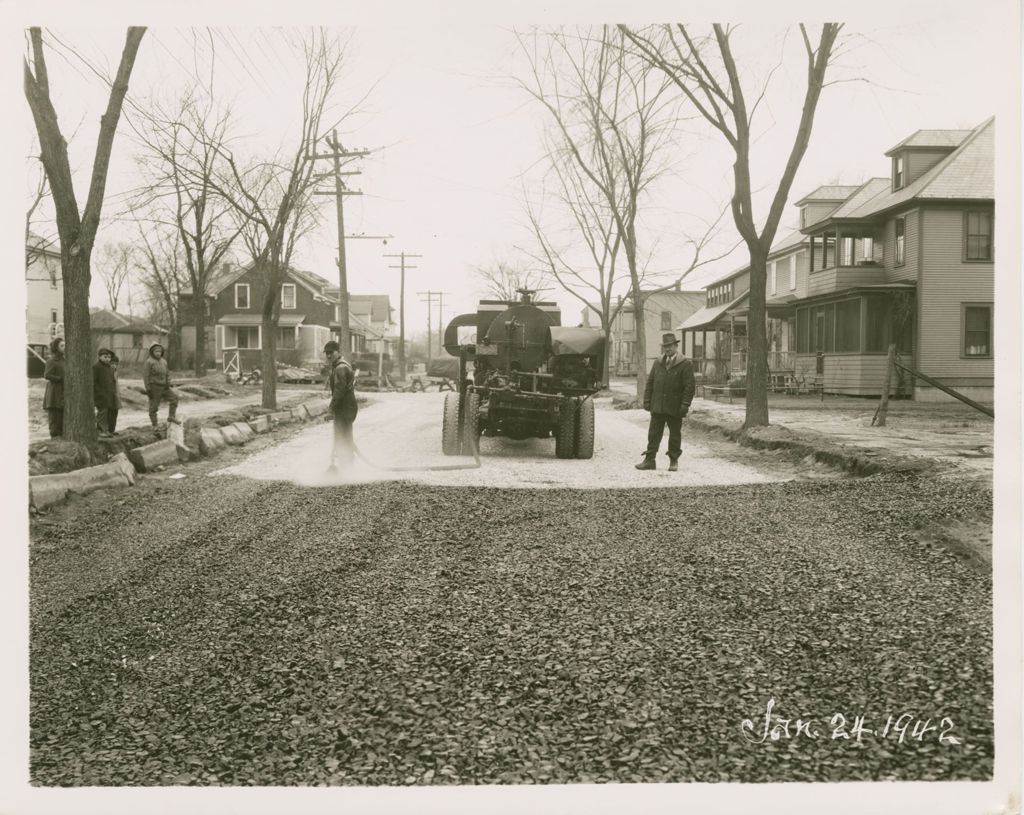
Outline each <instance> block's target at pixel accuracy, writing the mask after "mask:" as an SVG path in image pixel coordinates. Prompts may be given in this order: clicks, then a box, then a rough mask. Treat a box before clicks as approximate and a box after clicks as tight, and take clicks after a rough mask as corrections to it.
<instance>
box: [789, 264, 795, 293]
mask: <svg viewBox="0 0 1024 815" xmlns="http://www.w3.org/2000/svg"><path fill="white" fill-rule="evenodd" d="M795 288H796V258H795V257H792V258H790V259H789V290H790V291H793V290H794V289H795Z"/></svg>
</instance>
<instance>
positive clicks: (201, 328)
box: [192, 289, 206, 378]
mask: <svg viewBox="0 0 1024 815" xmlns="http://www.w3.org/2000/svg"><path fill="white" fill-rule="evenodd" d="M193 292H194V293H193V295H192V302H193V303H194V304H195V324H196V358H195V360H194V361H193V368H194V369H195V370H194V373H195V375H196V376H197V377H200V378H202V377H204V376H206V295H205V294H203V293H200V292H198V291H197V290H195V289H193Z"/></svg>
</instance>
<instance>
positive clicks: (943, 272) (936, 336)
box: [918, 206, 995, 379]
mask: <svg viewBox="0 0 1024 815" xmlns="http://www.w3.org/2000/svg"><path fill="white" fill-rule="evenodd" d="M979 209H988V210H989V211H991V206H988V207H979ZM963 235H964V210H961V209H926V210H925V211H924V256H923V261H924V262H923V264H922V268H921V285H920V289H919V312H918V313H919V319H920V344H921V348H920V354H919V358H920V362H921V371H922V372H923V373H926V374H928V375H929V376H934V377H936V378H937V379H944V378H954V377H955V378H960V377H967V378H978V377H980V378H991V377H992V376H993V372H994V366H993V360H991V359H964V358H962V356H961V353H962V348H961V336H962V333H961V332H962V331H963V326H962V325H961V320H962V314H961V312H962V304H964V303H991V302H993V301H994V294H995V280H994V270H993V265H992V264H991V263H977V262H972V263H965V262H964V260H963V252H964V248H963Z"/></svg>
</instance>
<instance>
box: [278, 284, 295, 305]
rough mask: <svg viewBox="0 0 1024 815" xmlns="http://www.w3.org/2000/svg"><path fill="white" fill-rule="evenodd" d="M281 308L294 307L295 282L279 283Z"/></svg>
mask: <svg viewBox="0 0 1024 815" xmlns="http://www.w3.org/2000/svg"><path fill="white" fill-rule="evenodd" d="M281 308H295V284H294V283H283V284H281Z"/></svg>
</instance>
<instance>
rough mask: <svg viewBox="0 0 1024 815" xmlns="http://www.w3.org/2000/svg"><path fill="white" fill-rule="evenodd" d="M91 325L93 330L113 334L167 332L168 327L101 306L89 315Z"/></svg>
mask: <svg viewBox="0 0 1024 815" xmlns="http://www.w3.org/2000/svg"><path fill="white" fill-rule="evenodd" d="M89 327H90V329H91V330H93V331H109V332H111V333H113V334H166V333H168V332H167V329H166V328H161V327H160V326H158V325H155V324H154V323H151V322H149V321H148V320H142V319H140V318H138V317H132V316H129V315H125V314H118V313H117V312H116V311H111V310H110V309H107V308H101V309H98V310H97V311H94V312H92V313H91V314H90V315H89Z"/></svg>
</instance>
